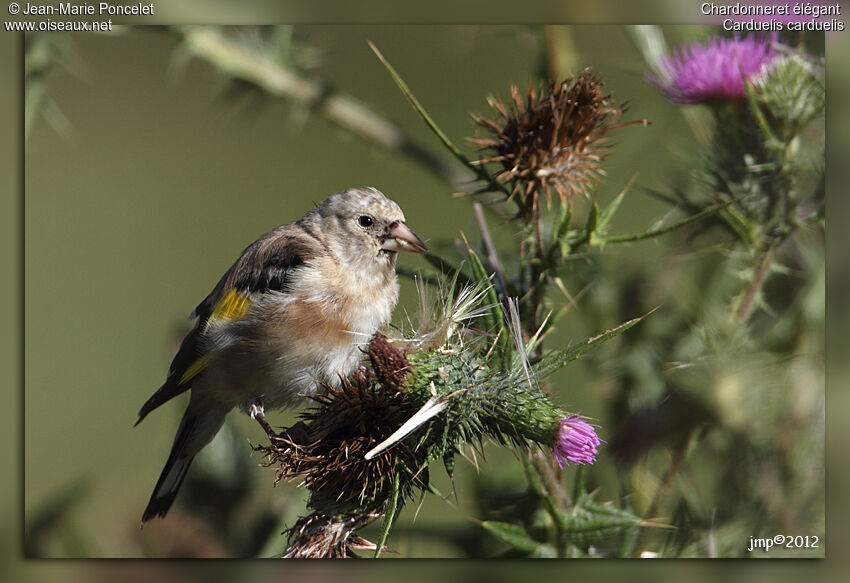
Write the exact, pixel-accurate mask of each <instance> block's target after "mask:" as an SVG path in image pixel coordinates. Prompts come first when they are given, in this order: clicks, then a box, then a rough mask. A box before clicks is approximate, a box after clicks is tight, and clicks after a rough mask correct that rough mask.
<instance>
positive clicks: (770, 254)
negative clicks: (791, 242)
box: [736, 236, 788, 322]
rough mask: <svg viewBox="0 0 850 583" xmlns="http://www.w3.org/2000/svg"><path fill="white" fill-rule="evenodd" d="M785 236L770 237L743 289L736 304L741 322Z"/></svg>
mask: <svg viewBox="0 0 850 583" xmlns="http://www.w3.org/2000/svg"><path fill="white" fill-rule="evenodd" d="M787 238H788V237H787V236H782V237H775V238H773V239H771V241H770V243H769V245H768V247H767V249H766V250H765V252H764V254H763V255H762V260H761V262H760V264H759V266H758V268H757V269H756V272H755V274H754V275H753V279H752V281H751V282H750V285H748V286H747V288H746V289H745V290H744V295H743V296H742V297H741V303H740V304H739V305H738V311H737V313H736V315H737V317H738V320H740V321H741V322H745V321H746V320H747V318H748V317H749V315H750V312H751V311H752V308H753V304H754V303H755V300H756V298H757V297H758V293H759V291H760V290H761V288H762V287H763V286H764V282H765V281H766V280H767V274H768V273H769V272H770V268H771V267H772V266H773V263H774V262H775V261H776V255H777V253H778V252H779V249H780V247H782V244H783V243H784V242H785V241H786V240H787Z"/></svg>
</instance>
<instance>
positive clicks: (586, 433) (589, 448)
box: [554, 413, 600, 470]
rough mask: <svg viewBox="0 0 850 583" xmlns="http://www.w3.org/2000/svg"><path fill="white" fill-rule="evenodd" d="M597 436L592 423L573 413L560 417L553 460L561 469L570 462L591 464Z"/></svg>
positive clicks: (594, 453) (594, 458)
mask: <svg viewBox="0 0 850 583" xmlns="http://www.w3.org/2000/svg"><path fill="white" fill-rule="evenodd" d="M599 443H600V440H599V437H598V436H597V435H596V430H595V429H593V425H591V424H589V423H587V422H585V421H583V420H582V419H581V418H580V417H579V416H578V414H576V413H573V414H571V415H567V416H566V417H564V418H563V419H561V425H560V428H559V429H558V441H557V442H556V443H555V451H554V453H555V462H556V463H557V464H558V467H559V468H561V469H562V470H563V469H564V466H566V465H569V464H570V463H571V462H572V463H574V464H592V463H593V462H595V461H596V448H597V447H599Z"/></svg>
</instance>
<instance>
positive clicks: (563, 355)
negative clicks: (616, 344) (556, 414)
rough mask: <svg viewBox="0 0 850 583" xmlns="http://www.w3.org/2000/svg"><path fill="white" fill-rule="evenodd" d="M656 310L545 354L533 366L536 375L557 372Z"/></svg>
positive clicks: (545, 375)
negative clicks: (583, 340)
mask: <svg viewBox="0 0 850 583" xmlns="http://www.w3.org/2000/svg"><path fill="white" fill-rule="evenodd" d="M656 309H657V308H656ZM654 311H655V309H653V310H652V311H650V312H647V313H646V314H644V315H643V316H638V317H637V318H633V319H631V320H629V321H628V322H623V323H622V324H620V325H619V326H617V327H616V328H611V329H610V330H606V331H605V332H603V333H602V334H599V335H598V336H594V337H592V338H588V339H587V340H586V341H585V342H584V343H582V344H577V345H575V346H568V347H567V348H564V349H562V350H555V351H553V352H550V353H549V354H547V355H546V356H544V357H543V358H542V359H541V360H540V362H538V363H537V364H535V365H534V367H533V368H534V373H535V374H536V375H538V376H539V377H540V378H545V377H547V376H549V375H550V374H552V373H553V372H555V371H556V370H558V369H559V368H561V367H562V366H564V365H565V364H567V363H568V362H571V361H573V360H575V359H577V358H578V357H579V356H581V355H582V354H584V353H585V352H587V351H589V350H590V349H592V348H595V347H596V346H599V345H600V344H602V343H603V342H607V341H608V340H610V339H611V338H614V337H615V336H618V335H620V334H622V333H623V332H625V331H626V330H628V329H629V328H631V327H632V326H634V325H635V324H637V323H638V322H640V321H641V320H643V319H644V318H645V317H646V316H648V315H649V314H651V313H652V312H654Z"/></svg>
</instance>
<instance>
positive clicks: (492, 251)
mask: <svg viewBox="0 0 850 583" xmlns="http://www.w3.org/2000/svg"><path fill="white" fill-rule="evenodd" d="M472 212H473V214H474V215H475V222H476V224H477V225H478V230H479V231H480V232H481V242H482V243H483V244H484V250H485V251H486V253H487V262H488V263H489V264H490V268H491V269H492V270H493V273H494V274H495V275H496V285H497V286H498V288H499V295H500V296H501V298H500V299H501V300H502V302H505V301H507V299H508V286H507V283H506V279H505V269H504V267H502V262H501V261H500V260H499V254H498V253H497V252H496V246H495V245H493V239H492V237H490V228H489V227H488V226H487V219H486V218H485V217H484V209H483V207H482V206H481V203H480V202H473V203H472Z"/></svg>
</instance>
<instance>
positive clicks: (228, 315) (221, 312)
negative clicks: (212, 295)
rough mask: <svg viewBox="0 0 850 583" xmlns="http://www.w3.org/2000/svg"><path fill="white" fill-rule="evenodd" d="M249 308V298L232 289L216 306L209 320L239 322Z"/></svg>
mask: <svg viewBox="0 0 850 583" xmlns="http://www.w3.org/2000/svg"><path fill="white" fill-rule="evenodd" d="M250 307H251V298H250V296H248V295H246V294H243V293H241V292H239V291H238V290H236V289H232V290H230V291H229V292H227V293H226V294H225V296H224V297H223V298H221V299H220V300H219V302H218V303H217V304H216V306H215V309H214V310H213V313H212V314H211V315H210V320H241V319H242V318H244V317H245V316H246V315H247V314H248V309H249V308H250Z"/></svg>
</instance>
